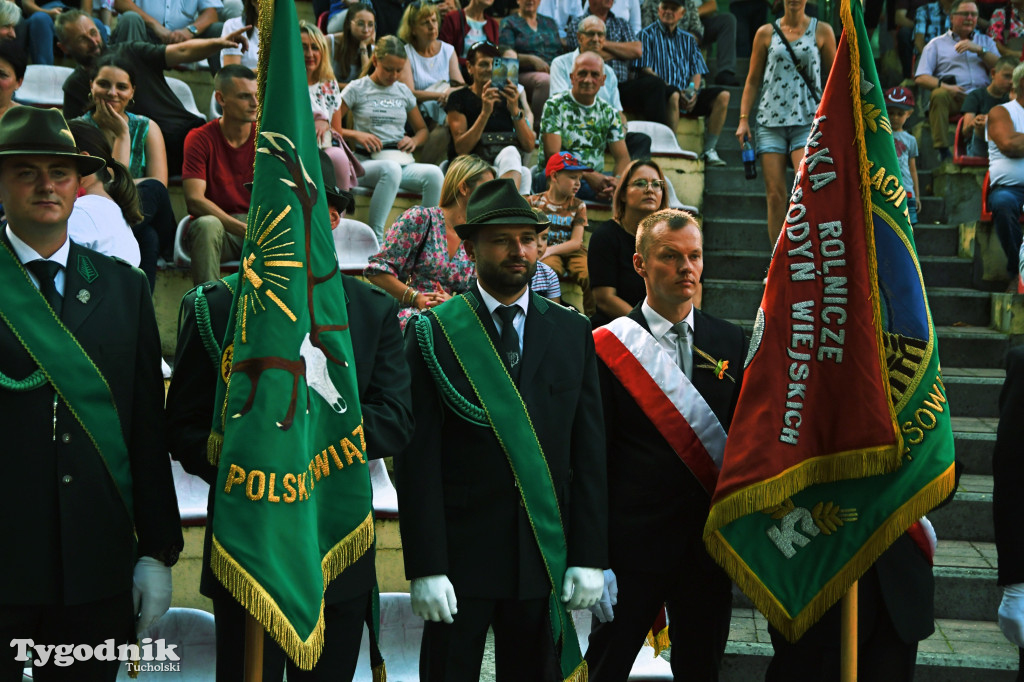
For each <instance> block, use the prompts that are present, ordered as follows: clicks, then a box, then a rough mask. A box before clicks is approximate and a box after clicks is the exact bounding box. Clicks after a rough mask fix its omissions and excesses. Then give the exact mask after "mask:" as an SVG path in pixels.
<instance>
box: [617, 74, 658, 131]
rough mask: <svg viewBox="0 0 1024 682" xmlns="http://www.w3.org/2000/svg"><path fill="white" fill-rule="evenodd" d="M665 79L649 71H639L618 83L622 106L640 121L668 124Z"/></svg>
mask: <svg viewBox="0 0 1024 682" xmlns="http://www.w3.org/2000/svg"><path fill="white" fill-rule="evenodd" d="M667 87H668V86H667V85H665V81H663V80H661V79H660V78H658V77H657V76H652V75H651V74H649V73H641V74H638V75H636V76H635V77H633V78H630V79H629V80H628V81H624V82H620V83H619V97H621V98H622V108H623V109H624V110H625V111H627V112H628V113H630V114H632V115H633V116H635V117H636V118H639V119H640V120H641V121H654V122H655V123H661V124H662V125H668V115H667V114H668V109H667V108H666V101H667V100H668V90H667Z"/></svg>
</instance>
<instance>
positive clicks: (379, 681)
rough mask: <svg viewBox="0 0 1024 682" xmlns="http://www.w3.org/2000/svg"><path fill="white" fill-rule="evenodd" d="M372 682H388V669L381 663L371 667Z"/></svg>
mask: <svg viewBox="0 0 1024 682" xmlns="http://www.w3.org/2000/svg"><path fill="white" fill-rule="evenodd" d="M373 682H388V668H387V666H386V665H384V662H383V661H381V664H380V665H376V666H374V667H373Z"/></svg>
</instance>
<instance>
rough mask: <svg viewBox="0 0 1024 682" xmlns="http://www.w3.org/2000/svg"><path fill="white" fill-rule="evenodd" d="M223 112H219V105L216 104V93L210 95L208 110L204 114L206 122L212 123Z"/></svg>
mask: <svg viewBox="0 0 1024 682" xmlns="http://www.w3.org/2000/svg"><path fill="white" fill-rule="evenodd" d="M223 113H224V112H223V111H221V108H220V105H219V104H217V93H216V92H211V93H210V110H209V111H208V112H207V113H206V120H207V121H213V120H216V119H218V118H220V117H221V115H222V114H223Z"/></svg>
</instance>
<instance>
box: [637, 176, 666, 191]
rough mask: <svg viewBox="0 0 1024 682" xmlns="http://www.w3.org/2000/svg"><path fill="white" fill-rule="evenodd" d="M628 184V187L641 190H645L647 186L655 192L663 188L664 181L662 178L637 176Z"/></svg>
mask: <svg viewBox="0 0 1024 682" xmlns="http://www.w3.org/2000/svg"><path fill="white" fill-rule="evenodd" d="M629 186H630V187H636V188H637V189H639V190H642V191H644V192H646V191H647V188H648V187H650V188H651V189H653V190H654V191H655V192H660V191H662V190H663V189H665V181H664V180H647V179H645V178H637V179H636V180H633V181H632V182H630V183H629Z"/></svg>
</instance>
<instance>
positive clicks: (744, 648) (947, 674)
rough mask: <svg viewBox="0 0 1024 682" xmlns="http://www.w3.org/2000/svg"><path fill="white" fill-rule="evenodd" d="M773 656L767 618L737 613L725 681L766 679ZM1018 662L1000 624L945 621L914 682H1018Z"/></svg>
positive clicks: (922, 651) (925, 649) (927, 644)
mask: <svg viewBox="0 0 1024 682" xmlns="http://www.w3.org/2000/svg"><path fill="white" fill-rule="evenodd" d="M663 655H666V656H667V654H663ZM771 657H772V645H771V640H770V638H769V636H768V622H767V621H766V620H765V619H764V616H762V615H761V614H760V613H758V612H757V611H754V610H753V609H733V613H732V623H731V626H730V630H729V643H728V645H727V646H726V649H725V661H724V663H723V666H722V674H721V679H722V680H723V682H749V681H750V680H761V679H764V674H765V670H766V669H767V668H768V662H769V661H770V660H771ZM1017 661H1018V654H1017V649H1016V647H1014V646H1013V645H1012V644H1010V643H1009V642H1008V641H1006V638H1005V637H1003V634H1002V633H1001V632H1000V631H999V626H998V625H996V623H994V622H989V621H971V620H951V619H945V618H940V619H937V620H936V621H935V633H934V634H932V636H931V637H929V638H928V639H926V640H924V641H923V642H921V644H920V646H919V647H918V651H917V666H916V669H915V671H914V679H915V680H916V681H917V682H954V681H955V682H961V681H964V682H1013V680H1014V679H1015V675H1016V673H1015V672H1013V671H1016V670H1017ZM666 679H668V678H666Z"/></svg>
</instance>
